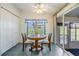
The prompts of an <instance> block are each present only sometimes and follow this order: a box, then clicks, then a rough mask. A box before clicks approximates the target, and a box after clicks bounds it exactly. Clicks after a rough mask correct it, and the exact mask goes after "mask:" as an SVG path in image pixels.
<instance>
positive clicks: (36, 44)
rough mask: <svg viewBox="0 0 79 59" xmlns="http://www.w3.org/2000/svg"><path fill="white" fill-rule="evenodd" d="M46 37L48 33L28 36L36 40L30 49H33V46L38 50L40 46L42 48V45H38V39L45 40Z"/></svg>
mask: <svg viewBox="0 0 79 59" xmlns="http://www.w3.org/2000/svg"><path fill="white" fill-rule="evenodd" d="M45 38H46V35H41V34H38V35H30V36H28V39H30V40H35V45H34V46H32V48H31V50H30V51H32V49H33V48H35V49H36V50H38V48H41V49H42V47H41V46H40V45H38V41H39V40H43V39H45Z"/></svg>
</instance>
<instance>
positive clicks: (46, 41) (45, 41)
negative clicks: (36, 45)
mask: <svg viewBox="0 0 79 59" xmlns="http://www.w3.org/2000/svg"><path fill="white" fill-rule="evenodd" d="M41 43H49V41H48V40H47V39H45V40H42V41H41Z"/></svg>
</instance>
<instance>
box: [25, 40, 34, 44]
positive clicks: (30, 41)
mask: <svg viewBox="0 0 79 59" xmlns="http://www.w3.org/2000/svg"><path fill="white" fill-rule="evenodd" d="M24 43H33V41H32V40H26V41H25V42H24Z"/></svg>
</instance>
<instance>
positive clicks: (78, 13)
mask: <svg viewBox="0 0 79 59" xmlns="http://www.w3.org/2000/svg"><path fill="white" fill-rule="evenodd" d="M66 16H72V17H79V7H77V8H76V9H74V10H72V11H70V12H69V13H67V14H66Z"/></svg>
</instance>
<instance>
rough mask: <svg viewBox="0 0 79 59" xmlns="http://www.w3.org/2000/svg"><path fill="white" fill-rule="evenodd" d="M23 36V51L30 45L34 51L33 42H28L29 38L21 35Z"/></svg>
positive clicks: (22, 34)
mask: <svg viewBox="0 0 79 59" xmlns="http://www.w3.org/2000/svg"><path fill="white" fill-rule="evenodd" d="M21 36H22V39H23V41H22V51H24V49H25V48H26V47H27V45H28V44H30V45H31V49H32V45H33V42H32V41H31V40H28V39H27V36H26V34H25V33H21Z"/></svg>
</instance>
